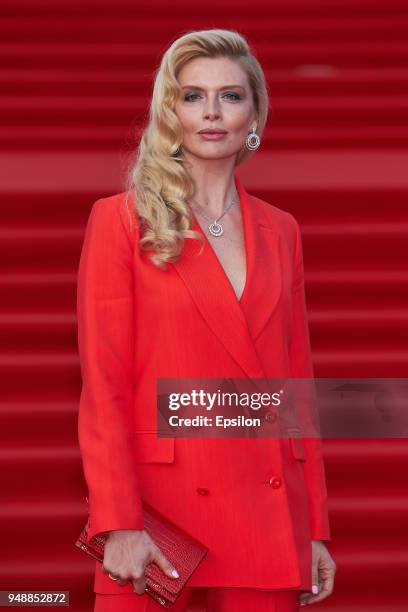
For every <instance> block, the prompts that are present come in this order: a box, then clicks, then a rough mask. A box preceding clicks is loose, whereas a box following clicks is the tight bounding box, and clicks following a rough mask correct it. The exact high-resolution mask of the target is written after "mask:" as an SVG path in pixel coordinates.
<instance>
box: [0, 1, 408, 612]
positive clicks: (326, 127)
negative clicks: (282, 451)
mask: <svg viewBox="0 0 408 612" xmlns="http://www.w3.org/2000/svg"><path fill="white" fill-rule="evenodd" d="M0 16H1V21H0V32H1V36H0V50H1V53H0V75H1V83H2V89H3V94H2V97H1V100H0V105H1V113H0V123H1V133H2V138H1V141H0V147H1V149H0V155H1V160H2V163H1V164H0V168H1V169H0V174H1V196H2V197H1V214H2V224H1V228H0V233H1V237H2V240H1V242H0V255H1V256H0V285H1V289H2V299H1V302H0V304H1V305H0V308H1V310H0V327H1V334H0V335H1V338H2V349H1V367H0V368H1V369H0V371H1V378H2V383H1V386H2V392H1V396H0V407H1V409H0V419H1V423H0V436H1V447H0V453H1V476H2V493H3V495H2V504H1V509H0V513H1V515H0V525H1V534H2V548H1V550H2V554H1V556H0V589H1V590H18V589H24V590H32V589H35V590H41V589H44V590H52V589H58V590H69V591H70V593H71V609H72V610H73V611H75V612H85V610H92V602H93V593H92V584H93V568H94V563H93V562H92V561H91V560H90V559H88V558H87V557H86V556H85V555H84V554H83V553H81V552H80V551H79V550H77V549H75V548H74V545H73V543H74V541H75V539H76V536H77V535H78V533H79V531H80V529H81V528H82V526H83V524H84V522H85V519H86V506H85V500H84V497H85V495H86V488H85V483H84V480H83V475H82V467H81V459H80V455H79V449H78V442H77V412H78V400H79V393H80V384H81V379H80V369H79V361H78V353H77V344H76V343H77V337H76V315H75V299H76V273H77V265H78V261H79V254H80V249H81V244H82V239H83V231H84V227H85V222H86V219H87V217H88V214H89V210H90V207H91V205H92V203H93V202H94V201H95V200H96V199H98V198H100V197H103V196H107V195H111V194H113V193H117V192H119V191H122V190H123V182H122V181H123V175H124V171H125V169H126V164H127V163H128V156H129V154H130V153H131V152H132V151H133V150H134V148H135V146H136V142H137V136H138V133H139V130H140V127H141V126H142V125H143V124H144V121H146V119H147V111H148V103H149V100H150V95H151V85H152V81H151V79H152V72H153V70H154V69H155V68H156V66H157V64H158V63H159V61H160V58H161V55H162V53H163V52H164V50H165V49H166V47H167V46H168V44H169V43H170V42H171V41H173V40H174V39H175V38H176V37H177V36H179V35H180V34H182V33H184V32H185V31H187V30H190V29H206V28H212V27H220V28H232V29H236V30H238V31H239V32H241V33H243V34H244V35H245V36H247V37H248V40H249V42H250V44H251V45H252V46H253V49H254V51H255V52H256V54H257V56H258V58H259V59H260V61H261V64H262V66H263V68H264V70H265V74H266V77H267V81H268V86H269V89H270V94H271V107H272V110H271V115H270V117H269V121H268V127H267V129H266V131H265V133H264V135H263V139H262V143H261V148H260V149H259V150H258V152H257V153H256V154H255V156H254V157H253V159H252V160H251V161H250V162H248V163H247V164H244V166H243V167H241V168H240V169H239V170H238V175H239V176H240V177H241V179H242V181H243V182H244V184H245V186H246V188H247V190H248V191H250V192H251V193H253V194H254V195H258V196H259V197H261V198H262V199H265V200H266V201H269V202H271V203H273V204H275V205H277V206H279V207H280V208H283V209H285V210H289V211H290V212H292V213H293V214H294V215H295V217H296V218H297V220H298V221H299V223H300V224H301V227H302V235H303V247H304V257H305V273H306V291H307V304H308V312H309V321H310V333H311V344H312V351H313V360H314V367H315V376H316V377H346V376H349V377H406V376H407V375H408V365H407V364H408V349H407V340H408V325H407V322H408V312H407V298H408V288H407V287H408V285H407V280H408V267H407V259H408V256H407V252H408V249H407V239H408V219H407V195H408V172H407V167H408V164H407V161H408V155H407V152H408V113H407V110H408V79H407V76H408V41H407V31H408V5H407V3H406V2H405V1H403V0H387V1H384V0H379V1H375V0H354V1H352V0H341V1H340V0H325V1H323V0H269V1H267V0H254V1H252V2H250V3H248V2H245V3H244V2H242V3H241V2H226V1H219V2H212V1H206V2H201V3H197V2H187V1H185V2H184V1H183V2H181V1H173V2H171V3H170V2H164V1H163V2H158V1H157V0H152V1H150V2H137V1H135V0H134V1H130V0H127V1H125V0H116V1H115V2H113V0H110V1H107V0H82V1H79V0H70V1H68V0H61V1H59V2H53V1H52V0H48V1H44V0H43V1H40V0H38V1H33V0H19V1H18V2H14V1H12V0H3V1H2V3H1V6H0ZM255 165H256V169H257V171H256V172H253V169H254V167H255ZM324 450H325V461H326V474H327V485H328V491H329V502H330V503H329V510H330V518H331V527H332V538H333V541H332V542H331V543H329V544H328V548H329V550H330V552H331V554H332V556H333V558H334V559H335V561H336V563H337V574H336V587H335V593H334V594H333V595H332V596H331V597H330V598H329V599H328V600H326V601H325V602H322V603H321V604H317V606H318V607H319V609H321V610H327V611H329V610H336V611H346V610H347V612H357V611H359V612H360V611H362V612H363V611H365V610H367V611H368V610H369V611H370V612H373V611H375V612H380V611H387V612H391V611H392V612H399V611H401V612H402V610H406V601H407V594H408V589H407V580H406V577H407V575H408V571H407V570H408V547H407V545H408V524H407V522H408V521H407V516H408V512H407V511H408V497H407V476H406V474H407V468H408V445H407V440H406V439H393V440H358V439H347V440H324Z"/></svg>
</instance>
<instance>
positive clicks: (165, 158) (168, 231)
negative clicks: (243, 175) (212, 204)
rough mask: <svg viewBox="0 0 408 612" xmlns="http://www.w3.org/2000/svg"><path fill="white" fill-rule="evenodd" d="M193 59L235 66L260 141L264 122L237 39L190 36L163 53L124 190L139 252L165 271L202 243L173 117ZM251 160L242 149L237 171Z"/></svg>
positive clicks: (260, 98)
mask: <svg viewBox="0 0 408 612" xmlns="http://www.w3.org/2000/svg"><path fill="white" fill-rule="evenodd" d="M197 57H228V58H230V59H232V60H234V61H236V62H238V63H239V65H240V66H241V67H242V68H243V69H244V70H245V71H246V73H247V75H248V81H249V84H250V87H251V89H252V94H253V99H254V105H255V111H256V117H257V134H258V135H259V137H261V136H262V133H263V130H264V127H265V124H266V120H267V117H268V110H269V96H268V90H267V85H266V81H265V76H264V73H263V70H262V68H261V66H260V64H259V62H258V60H257V59H256V57H255V56H254V54H253V53H252V51H251V49H250V47H249V45H248V43H247V41H246V39H245V38H244V37H243V36H242V35H241V34H240V33H238V32H236V31H235V30H222V29H211V30H199V31H190V32H187V33H186V34H184V35H183V36H180V37H179V38H177V39H176V40H175V41H174V42H173V43H172V44H171V46H170V47H169V48H168V49H167V51H166V52H165V53H164V55H163V58H162V60H161V63H160V66H159V67H158V69H157V70H156V71H155V79H154V85H153V95H152V100H151V104H150V111H149V122H148V124H147V126H146V128H145V129H144V130H143V131H142V135H141V138H140V142H139V146H138V148H137V152H136V153H137V155H136V160H135V161H134V162H133V163H132V164H131V165H130V167H129V169H128V173H127V176H126V190H127V192H128V194H129V193H132V194H133V205H134V207H135V209H136V214H137V216H138V218H139V222H140V223H139V225H140V228H142V229H143V232H141V233H140V238H139V248H140V249H141V250H145V251H146V250H149V251H150V250H151V251H153V252H152V254H151V255H150V256H149V257H150V260H151V261H152V262H153V264H155V265H156V266H158V267H159V268H162V269H166V267H167V266H166V263H167V262H174V261H176V260H177V259H178V257H179V256H180V253H181V251H182V248H183V243H184V239H185V238H195V239H201V238H202V236H201V235H200V234H199V233H198V232H196V231H193V230H191V229H190V228H191V223H192V215H191V211H190V209H189V207H188V205H187V204H186V201H188V200H189V199H190V198H193V197H194V195H195V193H194V189H195V186H194V182H193V180H192V178H191V175H190V174H189V172H188V170H187V168H186V166H185V165H184V162H185V158H184V156H183V152H182V147H181V145H182V142H181V140H182V127H181V124H180V122H179V120H178V118H177V115H176V113H175V111H174V108H175V104H176V101H177V99H178V96H179V91H180V86H179V84H178V81H177V76H178V73H179V72H180V70H181V68H182V67H183V66H184V65H185V64H186V63H187V62H188V61H190V60H192V59H194V58H197ZM252 154H253V152H252V151H250V150H249V149H247V148H246V147H245V146H243V148H242V149H241V150H240V151H239V153H238V154H237V156H236V162H235V165H239V164H241V163H242V162H243V161H245V160H246V159H247V158H248V157H250V156H251V155H252Z"/></svg>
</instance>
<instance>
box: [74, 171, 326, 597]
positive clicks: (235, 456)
mask: <svg viewBox="0 0 408 612" xmlns="http://www.w3.org/2000/svg"><path fill="white" fill-rule="evenodd" d="M235 183H236V186H237V189H238V193H239V196H240V201H241V206H242V214H243V223H244V236H245V247H246V256H247V278H246V285H245V289H244V293H243V295H242V298H241V299H240V301H238V300H237V298H236V296H235V293H234V290H233V288H232V285H231V283H230V282H229V280H228V277H227V276H226V274H225V272H224V270H223V268H222V266H221V264H220V262H219V260H218V258H217V256H216V254H215V251H214V250H213V249H212V247H211V245H210V242H209V241H208V240H207V239H205V248H204V251H203V253H202V254H201V255H200V256H199V257H197V256H196V254H197V252H198V250H199V248H200V245H201V243H200V242H198V241H196V240H191V239H187V240H186V241H185V246H184V250H183V253H182V256H181V258H180V259H179V261H178V262H176V263H174V264H169V265H168V269H167V270H166V271H164V270H160V269H158V268H157V267H156V266H154V265H153V264H152V263H151V262H150V261H149V259H148V256H147V253H146V252H141V251H140V250H139V249H138V248H137V241H138V236H139V226H138V222H137V216H136V215H135V214H134V209H133V206H132V202H131V200H130V199H129V201H126V192H123V193H119V194H116V195H113V196H110V197H106V198H102V199H99V200H97V201H96V202H95V203H94V205H93V207H92V210H91V213H90V216H89V219H88V224H87V227H86V233H85V239H84V243H83V248H82V253H81V259H80V264H79V270H78V286H77V290H78V291H77V316H78V346H79V353H80V363H81V371H82V381H83V386H82V392H81V397H80V408H79V419H78V434H79V444H80V450H81V454H82V460H83V468H84V475H85V478H86V482H87V485H88V491H89V495H88V498H89V514H90V537H92V536H93V535H95V534H96V533H99V532H102V531H109V530H113V529H141V528H143V521H142V515H141V512H142V509H141V498H144V499H146V501H148V502H149V503H151V504H152V505H153V506H154V507H156V508H157V509H158V510H159V511H160V512H162V513H163V514H164V515H166V516H168V518H169V519H170V520H173V521H174V522H175V523H177V524H179V525H181V526H182V527H183V528H184V529H186V530H187V531H188V532H190V533H191V534H192V535H193V536H195V537H196V538H197V539H199V540H200V541H202V542H203V543H204V544H205V545H206V546H207V547H208V548H209V553H208V555H207V556H206V558H205V559H204V561H203V562H202V564H201V565H200V566H199V568H198V569H197V571H196V572H195V573H194V574H193V576H192V577H191V579H190V581H189V584H190V585H191V586H239V587H248V588H251V587H252V588H264V589H267V588H270V589H283V588H299V589H305V590H310V589H311V585H312V580H311V578H312V576H311V561H312V559H311V540H312V539H321V540H330V539H331V538H330V532H329V521H328V508H327V491H326V483H325V472H324V464H323V459H322V446H321V439H319V438H297V439H296V438H280V439H279V438H269V439H268V438H263V439H261V438H255V439H253V438H224V439H220V438H216V439H215V438H210V439H181V438H160V437H158V436H157V429H156V428H157V403H156V402H157V397H156V392H157V379H158V378H161V377H163V378H166V377H167V378H179V377H180V378H206V377H209V378H222V377H230V378H248V377H249V378H268V377H294V378H304V377H313V369H312V363H311V354H310V342H309V332H308V326H307V318H306V308H305V294H304V276H303V259H302V245H301V236H300V229H299V225H298V223H297V221H296V220H295V218H294V217H293V216H292V215H291V214H290V213H288V212H285V211H283V210H281V209H279V208H277V207H276V206H273V205H271V204H268V203H267V202H264V201H263V200H261V199H259V198H257V197H255V196H253V195H250V194H249V193H247V192H246V190H245V188H244V186H243V185H242V184H241V182H240V181H239V180H238V178H237V177H235ZM193 229H195V230H197V231H199V232H201V233H202V230H201V228H200V225H199V224H198V222H197V220H196V219H195V218H194V224H193ZM192 255H194V257H193V256H192ZM277 418H279V414H278V415H277ZM94 587H95V592H101V593H124V592H132V585H131V583H130V582H129V583H127V585H125V586H123V587H121V586H118V585H117V584H116V583H115V582H114V581H112V580H110V579H109V578H108V576H107V575H106V574H105V573H104V572H102V569H101V564H100V563H98V562H96V564H95V584H94Z"/></svg>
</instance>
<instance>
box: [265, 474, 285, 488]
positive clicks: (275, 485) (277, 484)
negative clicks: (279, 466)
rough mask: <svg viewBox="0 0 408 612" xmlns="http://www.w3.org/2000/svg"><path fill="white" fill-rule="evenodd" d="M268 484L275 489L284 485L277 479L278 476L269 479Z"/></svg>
mask: <svg viewBox="0 0 408 612" xmlns="http://www.w3.org/2000/svg"><path fill="white" fill-rule="evenodd" d="M268 483H269V485H270V486H271V487H272V488H273V489H279V487H280V486H281V484H282V480H281V479H280V478H276V476H272V477H271V478H269V480H268Z"/></svg>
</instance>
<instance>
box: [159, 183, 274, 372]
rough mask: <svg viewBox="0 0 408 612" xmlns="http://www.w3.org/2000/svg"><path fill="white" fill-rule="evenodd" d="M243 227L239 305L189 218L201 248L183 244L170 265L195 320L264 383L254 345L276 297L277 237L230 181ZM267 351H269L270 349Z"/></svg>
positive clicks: (240, 188) (196, 244) (211, 251)
mask: <svg viewBox="0 0 408 612" xmlns="http://www.w3.org/2000/svg"><path fill="white" fill-rule="evenodd" d="M235 184H236V187H237V190H238V194H239V197H240V202H241V210H242V218H243V225H244V236H245V249H246V259H247V274H246V282H245V288H244V291H243V294H242V297H241V299H240V301H238V299H237V297H236V295H235V292H234V289H233V287H232V285H231V283H230V281H229V279H228V277H227V275H226V274H225V272H224V269H223V267H222V265H221V263H220V261H219V260H218V257H217V255H216V254H215V251H214V249H213V248H212V246H211V243H210V242H209V240H208V239H207V237H206V236H205V234H204V232H203V231H202V229H201V227H200V225H199V223H198V222H197V220H196V219H195V217H193V223H192V229H194V230H196V231H198V232H200V233H201V234H202V235H203V236H204V246H203V251H202V253H201V254H199V251H200V248H201V242H198V241H197V240H186V241H185V243H184V249H183V253H182V256H181V257H180V258H179V260H178V261H177V262H174V263H173V264H171V265H173V266H174V267H175V269H176V270H177V272H178V274H179V275H180V277H181V278H182V279H183V281H184V283H185V284H186V286H187V289H188V290H189V292H190V294H191V297H192V299H193V300H194V302H195V303H196V305H197V307H198V309H199V310H200V312H201V315H202V316H203V318H204V319H205V321H206V323H207V324H208V326H209V327H210V328H211V330H212V331H213V332H214V333H215V334H216V335H217V337H218V338H219V339H220V340H221V342H222V343H223V344H224V346H225V348H226V349H227V350H228V352H229V353H230V354H231V356H232V357H233V359H234V360H235V361H236V362H237V363H238V365H239V366H240V367H241V368H242V369H243V370H244V372H245V373H246V374H247V376H248V377H250V378H266V377H267V376H266V374H265V371H264V369H263V366H262V362H261V359H260V357H259V355H258V353H257V351H256V347H255V344H254V340H255V339H256V337H257V336H258V335H259V334H260V333H261V331H262V329H263V328H264V326H265V324H266V322H267V320H268V319H269V317H270V316H271V314H272V312H273V310H274V308H275V306H276V304H277V302H278V300H279V297H280V294H281V268H280V257H279V234H278V233H277V232H276V231H275V230H273V229H272V228H270V227H268V226H267V225H262V224H260V223H259V220H258V218H257V215H256V214H255V210H254V202H253V201H251V198H252V197H251V196H250V195H249V194H247V193H246V191H245V189H244V187H243V185H242V184H241V183H240V181H239V180H238V179H237V177H235ZM271 350H272V349H271Z"/></svg>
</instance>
